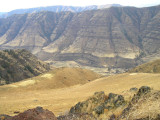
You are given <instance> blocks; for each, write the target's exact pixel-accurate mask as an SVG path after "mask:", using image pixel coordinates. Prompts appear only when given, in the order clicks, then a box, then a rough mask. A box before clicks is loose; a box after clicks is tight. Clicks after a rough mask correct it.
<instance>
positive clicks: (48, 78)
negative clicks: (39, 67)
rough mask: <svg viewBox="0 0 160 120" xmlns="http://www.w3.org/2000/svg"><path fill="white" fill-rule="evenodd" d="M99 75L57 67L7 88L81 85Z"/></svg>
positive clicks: (77, 69)
mask: <svg viewBox="0 0 160 120" xmlns="http://www.w3.org/2000/svg"><path fill="white" fill-rule="evenodd" d="M100 77H101V76H100V75H99V74H97V73H94V72H92V71H90V70H86V69H81V68H57V69H55V70H52V71H50V72H47V73H45V74H42V75H39V76H37V77H33V78H29V79H27V80H23V81H21V82H17V83H14V84H11V85H10V86H9V87H8V88H10V89H12V88H15V87H16V88H20V89H21V88H23V89H24V90H25V89H26V90H39V89H41V90H44V89H55V88H64V87H70V86H73V85H81V84H85V83H88V82H90V81H93V80H95V79H97V78H100Z"/></svg>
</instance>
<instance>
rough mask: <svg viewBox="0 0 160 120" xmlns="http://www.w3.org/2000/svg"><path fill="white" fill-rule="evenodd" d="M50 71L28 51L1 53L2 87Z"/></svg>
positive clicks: (0, 76) (46, 65)
mask: <svg viewBox="0 0 160 120" xmlns="http://www.w3.org/2000/svg"><path fill="white" fill-rule="evenodd" d="M49 69H50V67H49V65H48V64H46V63H44V62H42V61H40V60H38V59H37V58H36V57H35V56H34V55H32V54H31V53H30V52H28V51H26V50H24V49H23V50H4V51H0V85H3V84H9V83H13V82H17V81H20V80H23V79H26V78H30V77H34V76H37V75H39V74H41V73H44V72H46V71H48V70H49Z"/></svg>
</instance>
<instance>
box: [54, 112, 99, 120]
mask: <svg viewBox="0 0 160 120" xmlns="http://www.w3.org/2000/svg"><path fill="white" fill-rule="evenodd" d="M57 119H58V120H97V119H96V118H95V117H94V116H93V115H92V114H88V113H82V114H69V115H64V116H59V117H57Z"/></svg>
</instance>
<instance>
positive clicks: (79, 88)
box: [0, 69, 160, 115]
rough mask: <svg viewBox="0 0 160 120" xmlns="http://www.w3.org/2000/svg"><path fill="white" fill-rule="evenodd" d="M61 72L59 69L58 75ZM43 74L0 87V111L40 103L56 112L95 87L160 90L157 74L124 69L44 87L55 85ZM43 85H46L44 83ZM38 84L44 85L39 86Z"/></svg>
mask: <svg viewBox="0 0 160 120" xmlns="http://www.w3.org/2000/svg"><path fill="white" fill-rule="evenodd" d="M68 70H69V69H68ZM62 73H63V72H62ZM62 73H61V72H60V73H59V77H60V78H61V75H62ZM66 74H67V73H66ZM68 74H69V73H68ZM49 76H50V75H49ZM43 77H44V75H43V76H41V77H40V78H41V80H38V81H39V82H37V83H36V84H33V85H28V86H21V87H12V88H11V87H9V85H8V86H7V85H6V86H2V87H0V114H9V115H13V112H14V111H20V112H22V111H24V110H27V109H29V108H34V107H36V106H42V107H44V108H46V109H49V110H51V111H53V112H54V113H55V114H56V115H58V114H60V113H61V112H66V111H68V110H69V109H70V107H71V106H73V105H75V104H76V103H77V102H79V101H83V100H85V99H87V98H88V97H89V96H92V95H93V93H94V92H96V91H105V93H106V94H108V93H110V92H113V93H117V94H118V93H119V94H121V93H122V92H123V91H126V90H129V89H130V88H132V87H141V86H144V85H147V86H150V87H152V88H154V89H157V90H160V87H159V86H160V74H149V73H135V74H133V73H125V74H119V75H113V76H109V77H104V78H100V79H97V80H94V81H92V82H88V83H86V84H83V85H82V84H77V85H75V86H70V87H65V88H59V89H51V88H52V87H51V88H50V87H49V88H47V86H46V85H48V86H54V82H51V81H50V80H49V79H50V77H47V76H46V77H47V79H46V80H45V82H44V81H43V79H44V78H43ZM33 79H34V78H33ZM75 79H77V76H74V78H72V79H70V80H75ZM41 82H42V83H41ZM17 84H18V83H15V84H14V85H17ZM43 85H44V86H46V87H43ZM40 87H42V88H43V89H39V88H40Z"/></svg>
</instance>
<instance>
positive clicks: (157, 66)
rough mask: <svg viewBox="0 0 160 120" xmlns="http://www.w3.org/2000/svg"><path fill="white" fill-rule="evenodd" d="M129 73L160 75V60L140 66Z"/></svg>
mask: <svg viewBox="0 0 160 120" xmlns="http://www.w3.org/2000/svg"><path fill="white" fill-rule="evenodd" d="M129 72H136V73H160V59H159V60H155V61H152V62H149V63H145V64H142V65H139V66H137V67H135V68H133V69H131V70H129Z"/></svg>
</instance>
